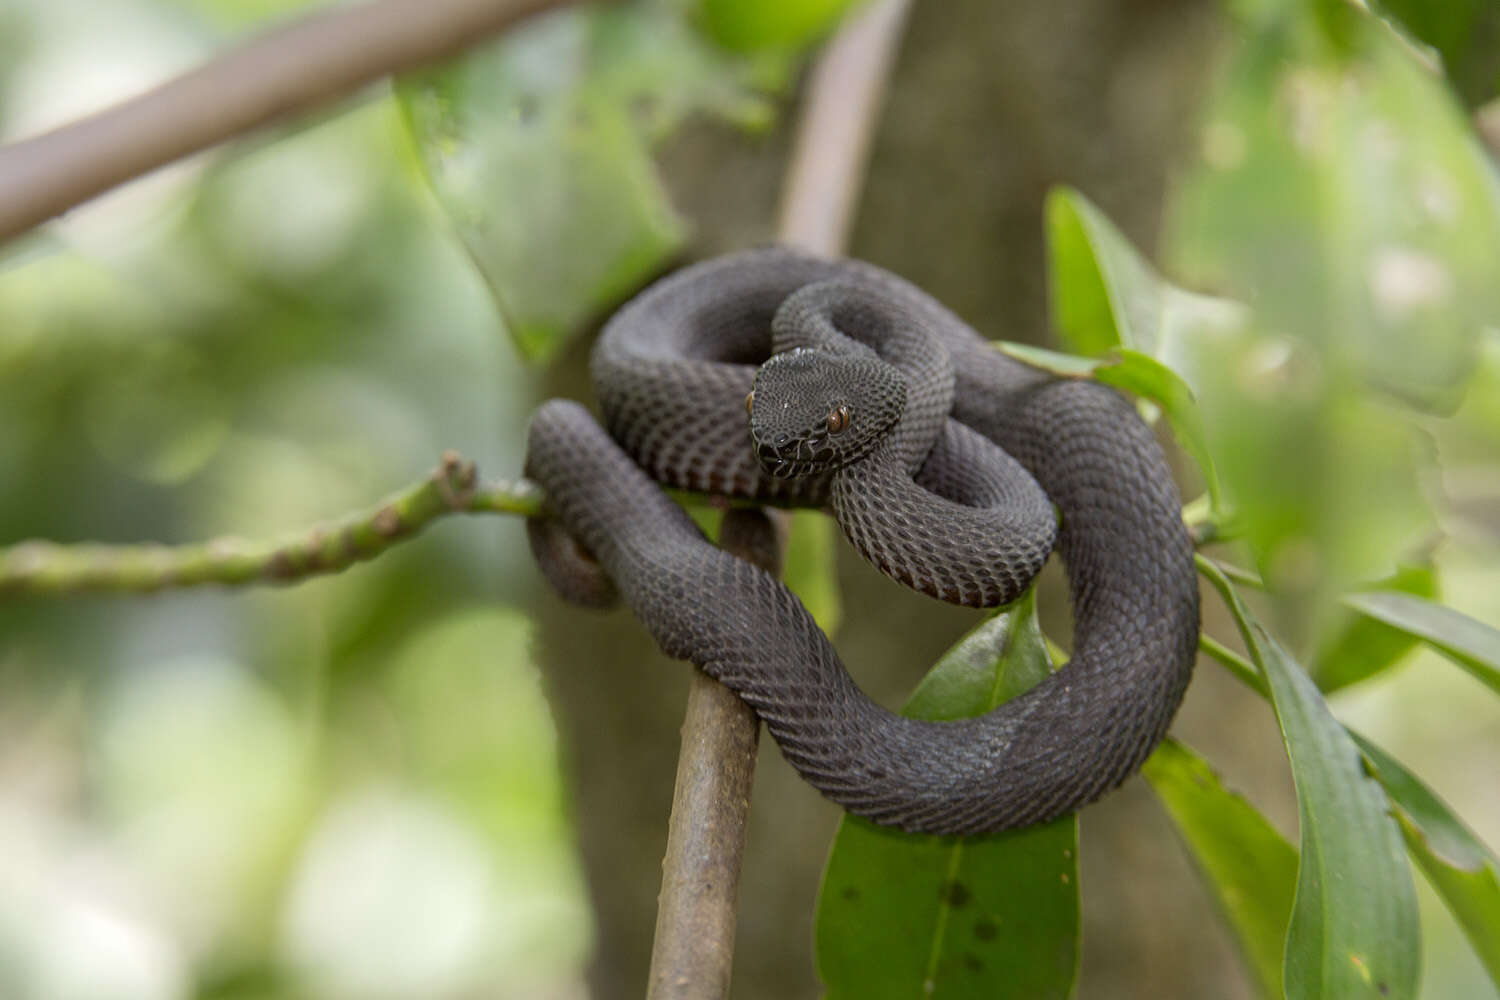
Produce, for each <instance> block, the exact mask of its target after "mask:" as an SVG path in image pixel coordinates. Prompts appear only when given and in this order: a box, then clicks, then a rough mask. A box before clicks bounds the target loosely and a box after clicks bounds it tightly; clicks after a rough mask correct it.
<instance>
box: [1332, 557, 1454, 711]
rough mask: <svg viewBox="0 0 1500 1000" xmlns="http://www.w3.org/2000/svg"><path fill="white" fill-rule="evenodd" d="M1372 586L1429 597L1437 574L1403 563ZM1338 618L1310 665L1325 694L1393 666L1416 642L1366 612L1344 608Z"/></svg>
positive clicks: (1435, 592)
mask: <svg viewBox="0 0 1500 1000" xmlns="http://www.w3.org/2000/svg"><path fill="white" fill-rule="evenodd" d="M1372 589H1375V590H1396V591H1401V592H1402V593H1406V594H1413V595H1415V596H1417V597H1426V598H1432V597H1436V596H1437V589H1438V588H1437V574H1435V573H1434V572H1433V571H1432V567H1431V566H1403V567H1401V568H1400V569H1398V570H1397V571H1396V572H1395V573H1394V574H1393V575H1391V576H1388V577H1386V578H1385V579H1384V580H1380V581H1377V582H1376V583H1375V584H1374V585H1373V587H1372ZM1340 618H1341V621H1340V622H1338V623H1337V624H1336V625H1335V626H1334V627H1333V628H1332V629H1331V630H1330V631H1329V632H1328V634H1327V635H1326V636H1325V638H1324V640H1323V643H1322V645H1321V647H1320V648H1319V650H1318V655H1317V656H1316V657H1315V658H1314V659H1313V664H1312V675H1313V678H1314V679H1315V680H1316V681H1317V682H1318V686H1319V687H1320V688H1322V689H1323V691H1324V693H1325V694H1326V693H1328V692H1330V691H1337V690H1338V689H1339V688H1341V687H1347V686H1348V685H1350V684H1354V683H1356V682H1358V681H1362V680H1365V679H1366V678H1369V677H1373V676H1375V675H1376V674H1379V673H1380V672H1382V671H1384V670H1387V669H1389V668H1390V667H1393V666H1395V665H1396V663H1398V662H1399V661H1400V660H1401V659H1402V658H1403V657H1404V656H1405V655H1406V654H1407V653H1408V652H1410V651H1411V649H1412V647H1413V646H1415V645H1416V641H1417V640H1416V638H1415V637H1414V636H1412V635H1411V634H1410V633H1409V632H1405V631H1403V630H1401V629H1398V628H1395V627H1393V626H1390V625H1386V624H1385V623H1383V622H1380V621H1378V620H1376V619H1373V618H1370V617H1368V616H1366V615H1361V614H1357V613H1353V612H1347V611H1346V612H1343V613H1342V614H1341V616H1340Z"/></svg>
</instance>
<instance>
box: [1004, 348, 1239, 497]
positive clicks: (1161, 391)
mask: <svg viewBox="0 0 1500 1000" xmlns="http://www.w3.org/2000/svg"><path fill="white" fill-rule="evenodd" d="M996 346H997V347H998V348H999V349H1000V350H1001V351H1003V352H1004V353H1005V354H1007V355H1009V356H1010V357H1013V358H1015V359H1016V360H1017V361H1020V362H1023V363H1024V364H1028V365H1031V366H1032V367H1035V368H1041V369H1043V370H1045V371H1050V372H1052V373H1053V374H1054V375H1058V376H1059V377H1062V378H1092V379H1094V380H1095V381H1098V382H1103V383H1104V384H1106V385H1112V386H1115V387H1116V388H1118V389H1124V390H1126V391H1127V392H1130V393H1132V394H1134V395H1136V396H1139V397H1141V398H1142V399H1148V400H1150V401H1151V402H1153V403H1155V404H1156V405H1157V406H1160V407H1161V409H1162V412H1163V413H1165V414H1166V416H1167V421H1168V422H1169V423H1171V425H1172V430H1173V431H1174V432H1175V433H1176V435H1177V440H1178V442H1179V443H1180V444H1181V445H1182V447H1183V449H1184V450H1186V451H1187V453H1188V454H1189V455H1191V456H1192V458H1193V461H1195V462H1196V463H1197V464H1198V471H1199V473H1200V474H1201V475H1202V476H1203V481H1204V484H1205V485H1206V487H1207V489H1208V494H1209V497H1210V498H1211V499H1212V502H1213V506H1214V509H1215V511H1218V510H1219V507H1220V493H1219V476H1218V472H1217V471H1216V470H1215V467H1214V459H1213V453H1212V452H1211V451H1210V450H1209V447H1208V439H1207V437H1206V435H1205V433H1204V430H1203V419H1202V417H1201V416H1200V414H1199V412H1198V401H1197V399H1196V398H1194V396H1193V390H1192V389H1190V388H1189V387H1188V384H1187V383H1186V382H1184V381H1183V380H1182V377H1181V376H1179V375H1178V374H1177V373H1176V372H1174V371H1173V370H1172V369H1170V368H1168V367H1167V366H1166V365H1164V364H1162V363H1161V362H1160V361H1157V360H1156V359H1155V358H1152V357H1150V356H1148V355H1146V354H1142V353H1141V352H1139V351H1136V350H1132V349H1130V348H1119V347H1117V348H1114V349H1112V350H1111V351H1110V353H1109V356H1108V357H1105V358H1100V359H1089V358H1080V357H1076V356H1073V355H1069V354H1059V353H1058V352H1056V351H1049V350H1047V349H1045V348H1041V347H1032V346H1030V345H1027V344H1012V343H998V344H996Z"/></svg>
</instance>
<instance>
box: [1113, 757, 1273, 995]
mask: <svg viewBox="0 0 1500 1000" xmlns="http://www.w3.org/2000/svg"><path fill="white" fill-rule="evenodd" d="M1141 774H1142V775H1143V776H1144V777H1145V778H1146V780H1147V781H1148V782H1150V784H1151V788H1152V790H1153V791H1155V792H1156V796H1157V798H1159V799H1160V800H1161V803H1162V805H1163V806H1164V807H1165V808H1166V810H1167V814H1168V815H1169V816H1171V818H1172V823H1173V824H1174V825H1175V826H1176V827H1177V832H1178V834H1179V835H1180V836H1181V837H1182V839H1183V841H1184V842H1185V843H1186V844H1187V847H1188V850H1189V852H1190V853H1191V854H1192V856H1193V859H1194V861H1196V862H1197V865H1198V870H1199V872H1200V873H1201V874H1202V876H1203V879H1204V881H1205V882H1206V883H1207V884H1208V887H1209V889H1211V890H1212V891H1213V894H1214V898H1215V900H1216V901H1217V902H1218V904H1219V909H1220V911H1221V912H1222V913H1223V914H1224V919H1225V920H1227V921H1228V923H1229V926H1230V928H1231V929H1233V931H1234V934H1235V940H1236V941H1237V942H1238V944H1239V946H1240V951H1241V953H1242V954H1243V955H1244V958H1245V963H1246V965H1248V966H1249V968H1250V971H1251V973H1252V974H1253V975H1254V977H1255V982H1256V985H1257V987H1258V989H1259V992H1260V995H1261V996H1262V997H1265V998H1267V1000H1279V998H1280V997H1281V996H1282V991H1281V961H1282V950H1283V947H1284V945H1285V942H1286V930H1287V922H1288V921H1289V920H1290V919H1291V916H1292V898H1293V895H1294V893H1295V891H1296V886H1297V852H1296V851H1295V850H1294V849H1293V848H1292V845H1291V844H1289V843H1287V841H1286V838H1285V837H1283V836H1282V835H1281V834H1280V833H1278V832H1277V831H1276V828H1275V827H1273V826H1271V824H1270V823H1268V822H1267V821H1266V818H1265V817H1264V816H1262V815H1261V814H1260V813H1259V812H1258V811H1257V810H1256V809H1255V807H1254V806H1252V805H1251V804H1250V803H1249V802H1247V801H1245V799H1244V798H1242V797H1241V796H1239V795H1236V794H1235V793H1233V792H1231V791H1229V790H1228V789H1227V788H1225V787H1224V786H1223V784H1221V783H1220V781H1219V776H1218V775H1217V774H1215V773H1214V771H1213V769H1212V768H1211V767H1209V765H1208V762H1207V761H1205V760H1204V759H1203V758H1202V757H1199V756H1198V755H1197V754H1195V753H1194V752H1193V751H1192V750H1189V749H1188V748H1187V747H1185V746H1183V745H1182V744H1181V743H1178V742H1177V741H1176V740H1171V739H1168V740H1166V741H1165V742H1163V743H1162V745H1161V746H1159V747H1157V748H1156V752H1155V753H1153V754H1152V755H1151V757H1150V758H1149V759H1148V760H1147V761H1146V764H1145V766H1144V767H1143V768H1142V769H1141Z"/></svg>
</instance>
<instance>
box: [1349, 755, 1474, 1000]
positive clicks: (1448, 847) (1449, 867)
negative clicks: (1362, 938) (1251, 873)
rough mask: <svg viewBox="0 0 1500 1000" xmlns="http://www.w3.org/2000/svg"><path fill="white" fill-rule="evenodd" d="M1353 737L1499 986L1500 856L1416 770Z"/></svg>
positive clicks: (1415, 853) (1411, 847)
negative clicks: (1499, 856) (1456, 813)
mask: <svg viewBox="0 0 1500 1000" xmlns="http://www.w3.org/2000/svg"><path fill="white" fill-rule="evenodd" d="M1350 735H1351V736H1353V737H1354V741H1355V742H1356V743H1358V744H1359V748H1360V750H1362V751H1363V752H1364V755H1365V760H1366V761H1368V762H1369V764H1370V767H1371V769H1372V770H1373V771H1374V774H1375V777H1376V779H1378V780H1379V781H1380V783H1381V784H1382V785H1384V786H1385V791H1386V794H1387V795H1388V796H1390V800H1391V803H1392V804H1393V805H1394V806H1395V807H1396V818H1397V820H1399V821H1400V823H1401V833H1402V834H1403V835H1404V836H1405V837H1406V849H1407V850H1408V851H1410V852H1411V856H1412V857H1413V858H1415V859H1416V860H1417V864H1418V865H1420V866H1421V868H1422V871H1423V872H1424V873H1425V874H1426V875H1427V880H1428V881H1429V882H1431V883H1432V887H1433V888H1434V889H1436V890H1437V893H1438V895H1440V896H1442V897H1443V902H1444V903H1446V904H1447V906H1448V909H1449V910H1450V911H1452V913H1453V916H1454V918H1455V919H1457V920H1458V925H1459V926H1460V927H1462V928H1463V930H1464V934H1465V935H1467V936H1468V938H1469V943H1470V944H1471V945H1473V947H1474V952H1475V954H1477V955H1478V956H1479V960H1480V961H1481V962H1483V963H1484V967H1485V969H1486V970H1487V971H1488V972H1489V974H1490V979H1491V980H1493V981H1494V983H1495V985H1496V986H1500V859H1497V858H1496V857H1495V855H1494V853H1493V852H1492V851H1490V849H1489V848H1488V847H1486V846H1485V845H1484V843H1483V842H1482V841H1480V839H1479V838H1478V837H1477V836H1475V835H1474V831H1472V830H1470V829H1469V828H1468V827H1467V826H1465V825H1464V823H1463V821H1462V820H1460V819H1459V818H1458V817H1457V816H1455V815H1454V814H1453V811H1452V810H1451V809H1450V808H1449V807H1448V805H1447V803H1445V802H1443V800H1442V799H1440V798H1438V797H1437V796H1436V795H1434V794H1433V793H1432V790H1431V789H1429V788H1428V787H1427V786H1426V785H1424V784H1422V782H1421V781H1419V780H1417V778H1416V777H1415V776H1413V775H1412V774H1411V772H1409V771H1407V770H1406V769H1405V768H1404V767H1402V766H1401V765H1400V764H1399V763H1397V762H1396V761H1395V760H1394V759H1393V758H1392V757H1391V756H1390V755H1389V754H1387V753H1386V752H1385V751H1384V750H1381V749H1380V748H1379V747H1378V746H1376V745H1375V744H1373V743H1371V742H1370V741H1369V740H1367V739H1365V738H1364V737H1363V736H1361V735H1359V734H1358V733H1354V732H1351V733H1350Z"/></svg>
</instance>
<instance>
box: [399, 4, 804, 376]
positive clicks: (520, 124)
mask: <svg viewBox="0 0 1500 1000" xmlns="http://www.w3.org/2000/svg"><path fill="white" fill-rule="evenodd" d="M789 65H790V63H789V61H788V60H787V59H784V58H777V59H774V60H772V59H769V58H760V59H756V60H751V59H747V58H743V57H734V56H731V55H729V54H727V53H725V52H724V51H723V50H721V49H719V48H717V47H715V46H714V45H712V44H711V43H709V42H708V41H707V40H705V39H703V38H700V37H699V36H698V35H697V34H696V33H695V32H694V30H693V29H692V28H691V27H690V26H689V25H688V24H687V23H686V22H685V21H684V20H683V17H682V15H681V14H680V13H679V12H676V11H674V10H673V9H672V7H671V6H670V5H668V4H664V3H648V2H640V3H635V4H630V5H622V6H603V7H597V8H594V7H590V8H574V9H569V10H564V11H559V12H556V13H553V14H550V15H547V16H545V17H540V18H536V19H534V20H533V21H531V22H528V23H527V24H526V25H525V26H523V27H522V28H520V29H519V30H516V31H513V32H511V33H509V34H508V35H507V36H506V37H505V38H504V39H502V40H501V41H499V42H498V43H496V44H493V45H490V46H487V47H484V48H481V49H476V50H475V51H474V52H473V53H472V54H470V55H468V56H466V57H465V58H463V59H460V60H458V61H456V62H454V63H451V64H449V65H447V66H444V67H442V68H439V69H436V70H432V71H428V72H423V73H419V74H414V75H412V76H409V77H407V78H405V79H403V80H402V81H401V82H400V84H399V86H398V95H399V96H400V99H401V102H402V106H403V108H404V110H405V112H406V116H407V120H408V122H409V123H410V126H411V131H412V134H413V135H414V136H415V137H416V139H417V144H418V147H419V149H420V151H421V154H422V162H423V164H424V165H425V167H426V169H427V172H428V175H429V176H430V177H431V179H432V181H433V185H434V187H435V188H436V190H437V193H438V197H439V200H440V202H441V203H442V204H443V206H444V208H445V209H446V210H447V212H448V215H449V217H450V218H451V219H452V220H453V223H454V226H455V227H456V229H457V231H458V234H459V236H460V238H461V239H462V240H463V243H464V246H465V247H466V248H467V249H468V251H469V253H470V255H471V256H472V257H473V259H474V262H475V264H476V265H477V267H478V268H479V271H480V273H481V274H482V275H483V276H484V278H485V281H486V282H487V283H488V284H489V286H490V288H491V290H492V291H493V292H494V294H495V298H496V300H497V302H498V303H499V306H500V309H501V311H502V313H503V315H504V317H505V321H506V325H507V326H508V327H509V329H510V332H511V335H512V336H513V337H514V338H515V340H516V343H517V345H518V346H519V347H520V349H521V351H522V353H523V354H524V355H526V356H527V357H528V358H530V359H533V360H543V359H546V358H548V357H550V356H552V355H553V354H555V353H556V352H557V351H558V350H559V349H560V348H561V347H562V345H563V344H564V343H565V342H566V340H567V339H568V337H569V336H571V335H572V334H573V333H575V332H576V331H577V330H578V328H579V327H580V326H581V325H582V324H583V323H585V322H586V321H587V320H588V319H590V318H591V317H593V316H595V315H597V314H598V313H599V312H600V311H602V310H603V309H605V308H606V307H608V306H610V305H611V304H613V303H615V302H617V301H619V300H620V299H621V298H623V297H625V296H626V295H627V294H629V293H630V292H631V291H632V290H634V289H635V288H636V287H638V286H639V285H640V284H641V283H642V282H643V281H644V280H645V279H646V278H647V277H649V276H650V275H651V274H652V273H654V272H656V271H658V270H660V269H661V268H662V267H663V266H665V264H666V263H667V262H668V261H669V260H670V259H671V257H672V255H673V254H675V253H676V252H677V251H678V250H679V249H681V247H682V245H683V243H684V241H685V239H686V236H687V223H686V221H685V220H683V219H681V218H680V217H679V216H678V215H677V213H676V212H675V211H674V210H673V208H672V205H671V201H670V199H669V198H668V195H667V192H666V191H665V190H664V189H663V187H662V184H661V181H660V179H659V178H658V177H657V174H656V168H655V165H654V164H653V162H652V159H651V146H652V143H653V142H655V141H657V140H659V139H661V138H663V137H664V136H666V135H668V134H669V133H670V132H671V131H672V130H673V129H675V128H676V127H677V126H678V124H680V122H681V121H682V120H683V119H684V118H685V117H686V116H687V115H689V114H692V113H694V112H698V111H708V112H712V113H715V114H717V115H720V116H721V117H725V118H728V119H730V120H732V121H735V122H737V123H740V124H742V125H746V126H752V127H763V126H765V125H766V124H768V123H769V121H770V118H771V106H770V104H769V103H768V102H767V101H766V99H765V97H764V96H763V94H764V89H765V88H766V87H767V86H779V85H780V84H781V83H782V81H783V80H784V79H785V75H786V72H787V70H788V68H789Z"/></svg>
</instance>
